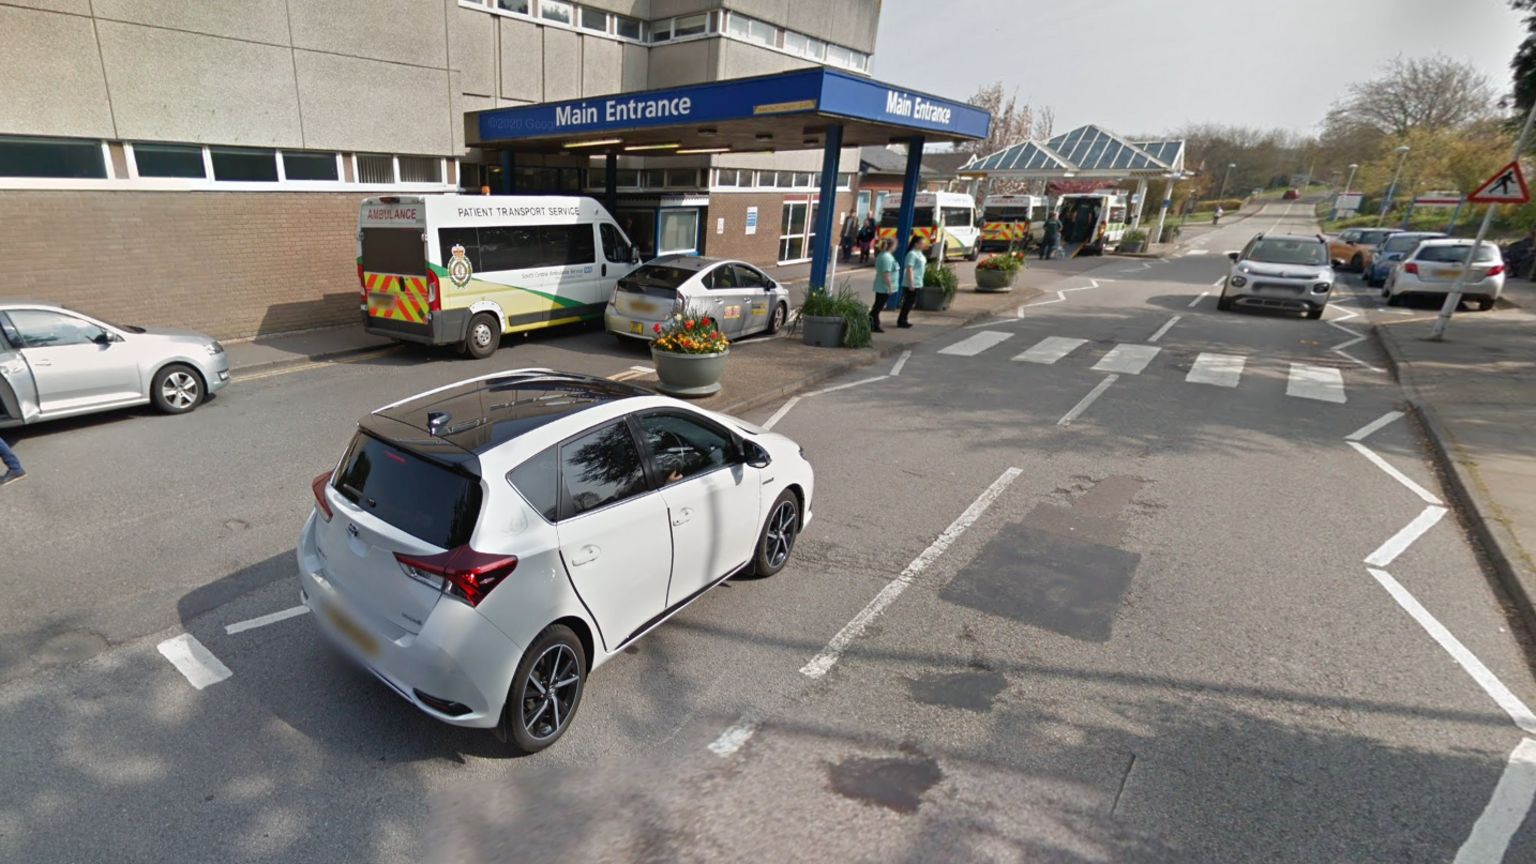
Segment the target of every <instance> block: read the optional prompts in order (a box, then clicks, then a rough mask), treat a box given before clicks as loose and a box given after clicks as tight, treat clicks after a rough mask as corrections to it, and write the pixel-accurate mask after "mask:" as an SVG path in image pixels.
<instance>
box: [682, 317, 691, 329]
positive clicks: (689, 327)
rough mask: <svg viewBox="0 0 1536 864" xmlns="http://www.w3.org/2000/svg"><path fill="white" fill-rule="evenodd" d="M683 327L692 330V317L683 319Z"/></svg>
mask: <svg viewBox="0 0 1536 864" xmlns="http://www.w3.org/2000/svg"><path fill="white" fill-rule="evenodd" d="M683 327H684V328H686V329H688V330H692V329H693V319H692V318H689V319H688V320H687V321H684V322H683Z"/></svg>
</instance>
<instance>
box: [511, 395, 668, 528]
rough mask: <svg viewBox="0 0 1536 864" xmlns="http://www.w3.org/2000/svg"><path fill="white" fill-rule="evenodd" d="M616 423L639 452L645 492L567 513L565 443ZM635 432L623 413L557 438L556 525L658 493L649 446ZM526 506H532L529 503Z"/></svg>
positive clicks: (631, 419)
mask: <svg viewBox="0 0 1536 864" xmlns="http://www.w3.org/2000/svg"><path fill="white" fill-rule="evenodd" d="M618 423H623V424H624V426H625V429H626V430H627V431H628V432H629V439H630V443H632V444H634V445H635V451H636V452H637V453H639V454H640V470H641V473H642V474H644V475H645V491H643V492H640V493H637V494H635V495H631V496H629V497H628V498H620V499H619V500H617V501H610V502H608V503H607V504H604V505H602V506H601V507H593V508H592V509H591V510H584V511H582V512H580V513H567V512H566V511H565V494H564V490H565V459H564V458H563V457H562V456H561V453H562V451H564V450H565V447H566V445H567V444H570V443H571V442H572V441H575V440H576V439H578V438H584V437H586V436H587V435H590V434H592V433H593V432H596V431H598V430H599V429H603V428H605V427H608V426H613V425H615V424H618ZM638 433H639V429H638V428H637V427H636V425H635V421H634V417H633V415H632V414H625V415H622V416H619V417H610V418H608V419H607V420H602V421H599V422H597V423H594V424H592V425H591V426H587V427H584V428H583V429H582V430H581V431H579V432H576V433H573V434H571V435H567V436H566V437H564V438H562V439H560V441H559V442H558V443H556V444H555V494H556V495H557V496H559V500H558V501H556V503H555V524H557V525H558V524H560V523H562V522H565V521H566V520H568V519H578V518H580V517H582V516H586V515H588V514H591V513H601V512H602V511H604V510H607V509H608V508H610V507H617V506H618V505H620V504H627V503H629V502H630V501H638V500H640V499H641V498H644V497H645V496H647V495H653V494H655V493H656V492H657V490H658V486H657V484H656V471H655V468H654V466H652V465H651V462H650V458H649V451H648V449H647V448H646V446H645V442H644V440H642V439H641V437H640V435H639V434H638ZM539 452H540V453H542V452H544V451H543V450H540V451H539ZM534 455H538V454H534ZM524 461H527V460H524ZM521 464H522V462H519V463H518V465H521ZM514 467H515V466H514ZM509 473H510V472H509ZM508 482H510V479H509V481H508ZM513 488H516V487H513ZM518 494H519V495H521V494H522V493H518ZM523 500H525V501H526V500H527V499H526V498H525V499H523ZM529 506H530V507H532V505H531V504H530V505H529ZM541 518H542V515H541Z"/></svg>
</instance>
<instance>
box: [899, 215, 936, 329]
mask: <svg viewBox="0 0 1536 864" xmlns="http://www.w3.org/2000/svg"><path fill="white" fill-rule="evenodd" d="M927 272H928V238H927V237H924V236H923V235H921V234H913V235H912V242H910V243H908V244H907V260H906V261H904V262H902V265H901V313H900V314H899V315H897V316H896V326H897V327H902V328H906V327H911V326H912V325H911V324H910V323H909V322H908V321H907V316H909V315H911V314H912V307H913V306H915V305H917V292H918V291H921V290H922V288H923V277H924V276H925V275H927Z"/></svg>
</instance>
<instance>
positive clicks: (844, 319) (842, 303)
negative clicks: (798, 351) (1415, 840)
mask: <svg viewBox="0 0 1536 864" xmlns="http://www.w3.org/2000/svg"><path fill="white" fill-rule="evenodd" d="M798 321H799V323H800V335H801V341H803V342H804V343H805V344H807V345H813V346H816V347H818V348H836V347H838V346H844V347H847V348H864V347H866V346H868V345H869V342H870V331H869V307H868V305H867V304H865V302H864V301H863V300H861V299H859V295H857V294H855V293H853V292H852V291H850V290H848V288H847V287H846V286H845V287H843V288H840V289H838V291H837V292H836V293H829V292H827V291H826V290H824V289H821V288H812V289H811V290H810V293H808V294H807V295H806V296H805V302H804V303H802V304H800V315H799V318H798Z"/></svg>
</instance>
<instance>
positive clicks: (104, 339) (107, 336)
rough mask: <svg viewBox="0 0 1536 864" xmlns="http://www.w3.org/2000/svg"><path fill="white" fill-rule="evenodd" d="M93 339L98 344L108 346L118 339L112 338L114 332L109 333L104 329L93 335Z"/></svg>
mask: <svg viewBox="0 0 1536 864" xmlns="http://www.w3.org/2000/svg"><path fill="white" fill-rule="evenodd" d="M91 341H92V342H95V343H96V344H97V345H102V346H106V345H111V344H112V343H113V342H116V341H117V340H116V339H113V338H112V334H111V333H108V332H107V331H105V330H103V331H101V332H100V333H97V334H96V335H95V337H93V338H92V339H91Z"/></svg>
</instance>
